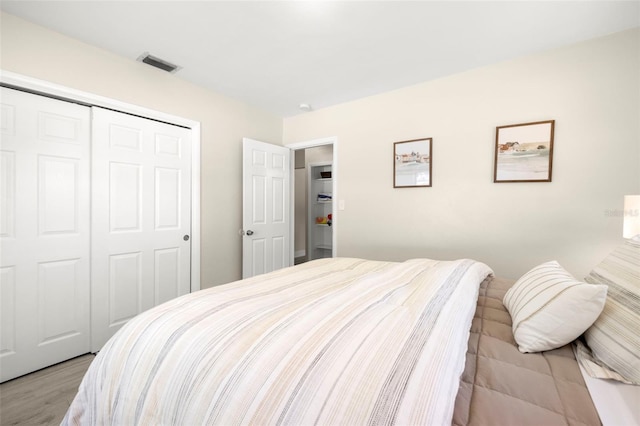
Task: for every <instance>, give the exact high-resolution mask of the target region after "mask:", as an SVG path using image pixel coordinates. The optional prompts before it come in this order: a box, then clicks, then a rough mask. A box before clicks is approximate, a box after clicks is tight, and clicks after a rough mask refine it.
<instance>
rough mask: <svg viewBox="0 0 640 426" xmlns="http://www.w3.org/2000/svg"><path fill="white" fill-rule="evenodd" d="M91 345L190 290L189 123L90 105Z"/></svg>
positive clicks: (96, 347) (95, 346)
mask: <svg viewBox="0 0 640 426" xmlns="http://www.w3.org/2000/svg"><path fill="white" fill-rule="evenodd" d="M92 129H93V145H92V147H93V152H92V173H93V176H92V193H93V199H92V225H91V229H92V270H91V286H92V287H91V289H92V296H91V301H92V303H91V320H92V343H91V347H92V351H98V350H99V349H100V348H101V347H102V346H103V345H104V343H105V342H106V341H107V340H108V339H109V337H111V336H112V335H113V334H114V333H115V332H116V331H117V330H118V329H120V327H122V326H123V325H124V324H125V323H126V322H127V321H128V320H129V319H131V318H133V317H134V316H135V315H137V314H139V313H140V312H143V311H145V310H147V309H149V308H151V307H153V306H156V305H158V304H160V303H163V302H166V301H168V300H170V299H173V298H175V297H177V296H181V295H183V294H187V293H189V292H190V290H191V283H190V279H191V277H190V261H191V243H190V241H189V239H190V238H189V237H190V232H191V229H190V228H191V130H190V129H185V128H182V127H178V126H174V125H169V124H165V123H160V122H157V121H153V120H148V119H144V118H140V117H135V116H132V115H128V114H123V113H118V112H114V111H110V110H106V109H101V108H95V107H94V108H93V126H92Z"/></svg>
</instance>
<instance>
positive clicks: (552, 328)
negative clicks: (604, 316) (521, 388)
mask: <svg viewBox="0 0 640 426" xmlns="http://www.w3.org/2000/svg"><path fill="white" fill-rule="evenodd" d="M606 297H607V286H605V285H594V284H586V283H583V282H580V281H576V279H575V278H573V276H572V275H571V274H569V273H568V272H567V271H565V270H564V269H563V268H562V266H560V265H559V264H558V262H556V261H551V262H547V263H543V264H542V265H539V266H536V267H535V268H533V269H532V270H530V271H529V272H527V273H526V274H524V275H523V276H522V277H521V278H520V279H519V280H518V281H516V283H515V284H514V285H513V287H511V288H510V289H509V291H507V294H505V296H504V300H503V303H504V306H505V307H506V308H507V310H508V311H509V314H511V319H512V322H513V326H512V328H513V337H514V338H515V340H516V343H518V349H519V350H520V352H540V351H547V350H550V349H555V348H559V347H560V346H564V345H566V344H567V343H569V342H571V341H573V340H575V339H576V338H577V337H578V336H580V335H581V334H582V333H583V332H584V331H585V330H586V329H587V328H589V326H591V324H593V322H594V321H595V320H596V318H598V315H600V312H602V308H603V307H604V303H605V300H606Z"/></svg>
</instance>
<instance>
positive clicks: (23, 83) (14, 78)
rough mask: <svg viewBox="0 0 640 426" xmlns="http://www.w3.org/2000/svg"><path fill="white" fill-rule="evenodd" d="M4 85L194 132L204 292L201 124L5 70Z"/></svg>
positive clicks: (195, 261)
mask: <svg viewBox="0 0 640 426" xmlns="http://www.w3.org/2000/svg"><path fill="white" fill-rule="evenodd" d="M0 85H3V86H6V87H9V88H13V89H17V90H23V91H27V92H31V93H34V94H37V95H42V96H47V97H50V98H55V99H60V100H64V101H70V102H75V103H79V104H83V105H86V106H98V107H102V108H107V109H112V110H115V111H120V112H124V113H127V114H132V115H137V116H140V117H144V118H149V119H152V120H157V121H163V122H165V123H169V124H174V125H177V126H181V127H187V128H189V129H191V292H192V293H193V292H194V291H197V290H200V241H201V238H200V137H201V131H200V122H199V121H195V120H191V119H188V118H184V117H179V116H177V115H172V114H166V113H164V112H160V111H156V110H153V109H149V108H145V107H141V106H138V105H133V104H129V103H126V102H122V101H118V100H116V99H112V98H108V97H104V96H100V95H96V94H93V93H88V92H83V91H81V90H76V89H72V88H70V87H66V86H61V85H58V84H55V83H51V82H48V81H44V80H38V79H35V78H31V77H27V76H24V75H21V74H17V73H13V72H10V71H5V70H0Z"/></svg>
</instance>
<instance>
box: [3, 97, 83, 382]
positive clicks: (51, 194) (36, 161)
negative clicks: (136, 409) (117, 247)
mask: <svg viewBox="0 0 640 426" xmlns="http://www.w3.org/2000/svg"><path fill="white" fill-rule="evenodd" d="M1 94H2V115H1V116H2V120H1V123H2V142H1V151H0V160H1V161H0V192H1V202H0V248H1V252H0V290H1V292H0V311H1V318H0V324H1V332H0V381H5V380H9V379H11V378H14V377H17V376H20V375H23V374H26V373H29V372H31V371H34V370H37V369H40V368H43V367H47V366H49V365H52V364H55V363H57V362H60V361H64V360H67V359H69V358H72V357H74V356H77V355H81V354H84V353H87V352H89V350H90V346H89V345H90V336H89V300H90V299H89V287H90V286H89V278H90V272H89V267H90V261H89V245H90V235H89V232H90V222H89V216H90V215H89V208H90V198H89V190H90V181H89V179H90V172H89V167H90V159H89V145H90V139H89V137H90V130H89V125H90V124H89V123H90V109H89V108H87V107H84V106H80V105H76V104H72V103H69V102H63V101H58V100H54V99H49V98H45V97H42V96H36V95H32V94H28V93H23V92H19V91H16V90H12V89H6V88H2V89H1Z"/></svg>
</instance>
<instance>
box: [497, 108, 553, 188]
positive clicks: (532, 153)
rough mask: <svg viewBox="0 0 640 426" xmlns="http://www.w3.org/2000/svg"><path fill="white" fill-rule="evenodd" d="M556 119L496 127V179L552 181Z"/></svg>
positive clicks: (505, 180) (504, 180)
mask: <svg viewBox="0 0 640 426" xmlns="http://www.w3.org/2000/svg"><path fill="white" fill-rule="evenodd" d="M554 126H555V120H548V121H537V122H534V123H524V124H511V125H509V126H500V127H496V146H495V151H496V153H495V161H494V166H493V181H494V182H551V168H552V164H553V130H554Z"/></svg>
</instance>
